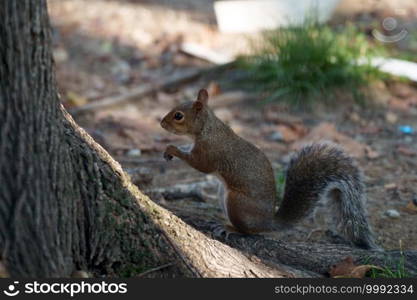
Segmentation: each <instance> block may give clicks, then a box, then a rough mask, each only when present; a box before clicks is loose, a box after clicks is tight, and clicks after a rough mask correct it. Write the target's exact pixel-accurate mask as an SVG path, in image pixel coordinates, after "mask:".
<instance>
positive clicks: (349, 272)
mask: <svg viewBox="0 0 417 300" xmlns="http://www.w3.org/2000/svg"><path fill="white" fill-rule="evenodd" d="M371 269H382V268H380V267H378V266H374V265H355V263H354V262H353V258H352V257H351V256H348V257H346V258H345V259H344V260H342V261H341V262H340V263H338V264H335V265H333V266H332V267H331V268H330V271H329V274H330V276H331V277H332V278H364V277H365V275H366V272H368V271H369V270H371Z"/></svg>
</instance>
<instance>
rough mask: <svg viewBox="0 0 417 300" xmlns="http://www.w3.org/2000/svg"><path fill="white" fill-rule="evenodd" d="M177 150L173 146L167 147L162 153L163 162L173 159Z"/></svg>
mask: <svg viewBox="0 0 417 300" xmlns="http://www.w3.org/2000/svg"><path fill="white" fill-rule="evenodd" d="M177 151H178V149H177V147H175V146H173V145H169V146H168V147H167V148H166V149H165V152H164V158H165V160H167V161H168V160H171V159H173V158H174V156H175V154H176V153H177Z"/></svg>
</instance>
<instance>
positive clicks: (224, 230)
mask: <svg viewBox="0 0 417 300" xmlns="http://www.w3.org/2000/svg"><path fill="white" fill-rule="evenodd" d="M210 230H211V231H212V236H213V237H214V238H216V239H224V240H226V241H227V240H229V237H230V236H231V235H238V236H243V235H245V234H244V233H241V232H238V231H237V230H236V229H235V228H234V227H233V226H232V225H223V224H217V223H216V224H213V225H211V226H210Z"/></svg>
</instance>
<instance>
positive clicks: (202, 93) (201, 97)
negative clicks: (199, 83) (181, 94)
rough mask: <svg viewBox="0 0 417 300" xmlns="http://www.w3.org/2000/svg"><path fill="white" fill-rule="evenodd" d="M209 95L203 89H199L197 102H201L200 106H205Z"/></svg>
mask: <svg viewBox="0 0 417 300" xmlns="http://www.w3.org/2000/svg"><path fill="white" fill-rule="evenodd" d="M208 98H209V95H208V93H207V91H206V90H205V89H201V90H200V91H199V92H198V97H197V101H199V102H201V103H202V104H204V105H206V104H207V102H208Z"/></svg>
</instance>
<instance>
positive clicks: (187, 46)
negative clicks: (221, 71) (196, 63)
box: [181, 43, 235, 65]
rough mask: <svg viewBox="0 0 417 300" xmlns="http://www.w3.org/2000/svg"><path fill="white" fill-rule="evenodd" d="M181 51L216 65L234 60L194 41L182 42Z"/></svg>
mask: <svg viewBox="0 0 417 300" xmlns="http://www.w3.org/2000/svg"><path fill="white" fill-rule="evenodd" d="M181 51H183V52H184V53H187V54H189V55H192V56H195V57H198V58H200V59H204V60H207V61H209V62H212V63H214V64H217V65H223V64H227V63H230V62H232V61H234V60H235V58H234V57H232V56H229V55H227V54H225V53H220V52H216V51H214V50H212V49H210V48H207V47H204V46H201V45H199V44H194V43H183V44H182V45H181Z"/></svg>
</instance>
